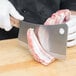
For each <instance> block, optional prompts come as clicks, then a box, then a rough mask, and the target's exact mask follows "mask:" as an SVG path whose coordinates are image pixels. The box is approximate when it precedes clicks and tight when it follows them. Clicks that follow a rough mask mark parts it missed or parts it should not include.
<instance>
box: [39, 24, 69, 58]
mask: <svg viewBox="0 0 76 76" xmlns="http://www.w3.org/2000/svg"><path fill="white" fill-rule="evenodd" d="M67 30H68V27H67V25H66V24H60V25H51V26H41V27H40V28H39V30H38V37H39V41H40V43H41V45H42V47H43V48H44V49H45V51H46V52H47V53H49V54H51V55H52V56H54V57H55V58H57V59H65V57H66V41H67Z"/></svg>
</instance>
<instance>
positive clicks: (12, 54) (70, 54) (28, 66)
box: [0, 39, 76, 76]
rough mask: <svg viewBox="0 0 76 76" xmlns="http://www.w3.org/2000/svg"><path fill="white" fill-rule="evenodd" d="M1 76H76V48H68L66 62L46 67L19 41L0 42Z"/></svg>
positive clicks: (56, 62)
mask: <svg viewBox="0 0 76 76" xmlns="http://www.w3.org/2000/svg"><path fill="white" fill-rule="evenodd" d="M0 76H76V46H74V47H71V48H67V58H66V60H56V61H55V62H53V63H51V64H49V65H48V66H44V65H42V64H40V63H38V62H36V61H35V60H34V59H33V58H32V56H31V54H30V52H29V50H28V48H27V47H22V46H21V45H19V42H18V39H10V40H3V41H0Z"/></svg>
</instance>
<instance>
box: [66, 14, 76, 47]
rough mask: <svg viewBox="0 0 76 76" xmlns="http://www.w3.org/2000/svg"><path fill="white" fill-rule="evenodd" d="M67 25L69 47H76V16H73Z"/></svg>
mask: <svg viewBox="0 0 76 76" xmlns="http://www.w3.org/2000/svg"><path fill="white" fill-rule="evenodd" d="M66 24H67V25H68V39H67V47H71V46H74V45H76V15H71V16H70V20H69V21H67V22H66Z"/></svg>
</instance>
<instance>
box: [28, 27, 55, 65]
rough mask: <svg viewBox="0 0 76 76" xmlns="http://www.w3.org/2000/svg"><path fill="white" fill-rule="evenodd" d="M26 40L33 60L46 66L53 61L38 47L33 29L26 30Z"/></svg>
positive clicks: (52, 58)
mask: <svg viewBox="0 0 76 76" xmlns="http://www.w3.org/2000/svg"><path fill="white" fill-rule="evenodd" d="M27 39H28V45H29V48H30V52H31V54H32V55H33V57H34V59H35V60H36V61H38V62H41V63H42V64H44V65H48V64H49V63H51V62H53V61H54V60H55V58H54V57H52V56H51V55H49V54H48V53H47V52H46V51H45V50H44V49H43V48H42V47H41V45H40V43H39V41H38V39H37V37H36V35H35V33H34V29H31V28H30V29H28V31H27Z"/></svg>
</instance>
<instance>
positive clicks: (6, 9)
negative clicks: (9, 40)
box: [0, 0, 24, 31]
mask: <svg viewBox="0 0 76 76" xmlns="http://www.w3.org/2000/svg"><path fill="white" fill-rule="evenodd" d="M10 16H12V17H14V18H15V19H17V20H23V19H24V17H23V16H22V15H20V14H19V13H18V11H17V10H16V9H15V7H14V6H13V5H12V3H11V2H10V1H8V0H2V1H1V2H0V28H1V29H4V30H5V31H9V30H11V29H12V27H13V26H12V24H11V21H10Z"/></svg>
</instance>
